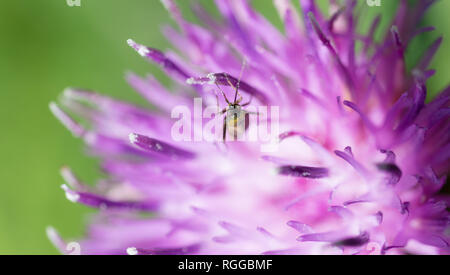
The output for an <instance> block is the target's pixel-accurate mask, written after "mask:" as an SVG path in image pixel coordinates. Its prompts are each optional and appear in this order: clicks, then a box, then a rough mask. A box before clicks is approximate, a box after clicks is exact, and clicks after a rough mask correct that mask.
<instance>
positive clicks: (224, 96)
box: [216, 83, 230, 105]
mask: <svg viewBox="0 0 450 275" xmlns="http://www.w3.org/2000/svg"><path fill="white" fill-rule="evenodd" d="M216 86H217V88H219V90H220V92H221V93H222V95H223V98H225V101H226V102H227V104H228V105H230V101H229V100H228V98H227V96H226V95H225V93H224V91H223V90H222V88H220V86H219V84H217V83H216ZM218 100H219V99H218V98H217V101H218Z"/></svg>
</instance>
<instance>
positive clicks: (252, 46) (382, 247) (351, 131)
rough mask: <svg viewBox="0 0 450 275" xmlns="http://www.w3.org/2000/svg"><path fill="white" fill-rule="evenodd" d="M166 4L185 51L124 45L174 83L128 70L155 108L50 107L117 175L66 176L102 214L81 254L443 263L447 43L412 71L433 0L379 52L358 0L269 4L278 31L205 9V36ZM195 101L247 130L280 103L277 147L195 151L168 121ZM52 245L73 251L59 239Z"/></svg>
mask: <svg viewBox="0 0 450 275" xmlns="http://www.w3.org/2000/svg"><path fill="white" fill-rule="evenodd" d="M162 2H163V4H164V5H165V6H166V8H167V9H168V10H169V11H170V13H171V15H172V17H173V18H174V20H175V21H176V22H177V23H178V26H179V30H175V29H173V28H171V27H166V28H165V29H164V33H165V35H166V37H167V38H168V39H169V40H170V41H171V42H172V44H173V45H174V47H175V48H176V49H177V50H178V52H181V55H180V54H178V53H176V52H172V51H169V52H166V53H163V52H161V51H159V50H156V49H152V48H149V47H146V46H143V45H140V44H138V43H136V42H134V41H133V40H129V41H128V44H129V45H130V46H131V47H132V48H134V49H135V50H136V51H137V52H138V53H139V54H140V55H141V56H143V57H144V58H145V59H147V60H148V61H150V62H153V63H156V64H158V65H159V66H161V68H162V69H163V70H164V71H165V72H166V73H167V74H168V75H169V76H170V77H172V79H173V80H174V82H173V84H172V87H171V88H166V87H165V86H163V85H161V84H160V83H159V82H158V81H157V80H156V79H154V78H153V77H147V78H142V77H140V76H137V75H135V74H129V75H127V80H128V82H129V83H130V85H131V86H132V87H133V88H134V89H135V90H136V91H138V92H139V93H140V94H141V95H142V96H143V97H144V98H145V99H147V100H148V101H149V102H150V103H152V104H153V105H154V106H155V107H156V108H155V109H152V110H149V109H146V108H143V107H138V106H135V105H132V104H129V103H126V102H122V101H118V100H115V99H112V98H110V97H107V96H105V95H101V94H98V93H95V92H91V91H86V90H81V89H68V90H66V91H65V92H64V94H63V96H62V100H61V102H60V104H59V105H57V104H55V103H51V105H50V108H51V110H52V112H53V113H54V114H55V116H56V117H57V118H58V119H59V120H60V121H61V122H62V123H63V124H64V125H65V126H66V127H67V128H68V129H69V130H70V131H71V132H72V133H73V134H74V135H75V136H76V137H79V138H81V139H83V140H84V141H85V142H86V145H87V147H88V148H89V152H91V153H92V154H94V155H96V156H98V157H99V158H100V159H101V167H102V170H103V171H104V172H105V173H106V175H107V176H106V178H105V179H104V180H102V181H101V182H99V183H98V184H97V186H96V187H90V186H88V185H85V184H83V183H82V182H81V181H80V180H79V179H78V178H77V177H76V176H75V175H74V174H73V173H72V172H71V170H70V169H69V168H67V167H66V168H63V170H62V175H63V177H64V179H65V180H66V182H67V184H66V185H63V189H64V191H65V193H66V196H67V198H68V199H69V200H70V201H73V202H77V203H81V204H84V205H87V206H89V207H95V208H98V209H99V213H98V215H96V216H95V218H93V220H92V221H91V224H90V226H89V229H88V231H87V233H86V237H85V238H84V239H83V240H80V241H78V244H79V247H80V252H81V253H83V254H126V253H128V254H373V253H377V254H380V253H381V254H385V253H386V254H402V253H419V254H425V253H427V254H428V253H429V254H449V252H450V249H449V242H450V227H449V223H450V216H449V213H448V211H447V207H448V203H449V202H450V199H449V197H448V196H446V195H440V194H439V193H438V192H439V191H440V190H441V189H442V187H443V185H444V184H445V182H446V174H447V173H448V172H449V157H450V142H449V141H450V136H449V133H450V119H449V115H450V112H449V105H450V88H447V89H446V90H445V91H443V92H442V93H441V94H440V95H439V96H437V97H436V98H435V99H434V100H433V101H431V102H430V103H425V98H426V93H427V88H426V85H425V83H426V81H427V79H428V78H430V77H431V76H432V75H433V74H434V71H433V70H429V69H428V66H429V64H430V61H431V59H432V57H433V55H434V53H435V52H436V51H437V49H438V47H439V45H440V43H441V38H439V39H438V40H436V42H435V43H434V44H433V45H432V46H431V47H430V48H429V50H428V51H427V52H426V53H425V54H424V55H423V57H422V59H421V61H420V62H419V63H418V64H417V65H416V66H415V67H414V69H413V70H412V72H408V71H407V70H406V66H405V60H404V59H405V58H404V52H405V50H406V47H407V45H408V43H409V41H411V39H412V38H413V37H415V36H417V35H419V34H421V33H423V32H426V31H431V30H432V28H429V27H426V28H422V29H418V28H416V27H415V26H417V24H418V22H419V20H420V19H421V17H422V15H423V13H424V11H425V10H426V9H427V8H428V7H429V6H430V5H431V4H432V2H433V1H427V0H424V1H418V3H417V4H416V5H415V6H412V7H411V6H409V5H408V4H407V1H400V2H399V7H398V11H397V15H396V17H395V19H394V20H393V22H392V25H391V26H392V27H391V28H390V29H389V31H388V32H387V33H386V34H385V36H384V39H383V40H382V41H381V42H379V43H377V42H375V41H374V37H373V36H374V32H375V31H376V30H377V28H378V24H379V22H380V20H379V19H380V18H377V19H375V20H374V22H373V24H372V27H371V28H370V31H369V32H368V33H366V34H360V33H357V31H356V26H357V25H358V18H357V16H356V15H355V12H354V9H355V6H356V1H351V0H349V1H347V5H345V6H344V7H339V6H337V5H336V3H335V1H330V2H331V9H332V11H333V12H332V13H331V15H330V16H327V15H324V14H322V13H321V12H320V11H319V9H318V7H317V6H316V5H315V4H314V1H311V0H301V1H300V3H301V8H302V11H303V14H301V15H299V14H297V11H296V9H295V8H294V7H293V6H292V5H291V3H290V1H288V0H277V1H274V3H275V6H276V8H277V10H278V12H279V14H280V16H281V18H282V20H283V21H284V33H282V32H280V31H279V30H277V29H276V28H275V27H274V26H272V25H271V24H270V23H269V22H268V21H267V20H266V19H265V18H264V17H263V16H261V15H260V14H258V13H257V12H256V11H255V10H253V9H252V8H251V7H250V5H249V4H248V2H247V1H225V0H220V1H219V0H218V1H216V4H217V8H218V9H219V11H220V12H221V14H222V15H223V18H222V19H220V20H217V19H215V18H212V17H211V16H210V15H209V14H208V13H206V12H205V11H204V10H203V9H202V8H201V7H200V6H195V7H194V11H195V13H196V14H197V16H198V18H200V19H201V21H202V22H203V23H204V24H203V26H199V25H194V24H192V23H189V22H187V21H186V20H185V19H184V18H183V17H182V15H181V13H180V11H179V10H178V8H177V6H176V5H175V4H174V2H173V1H170V0H163V1H162ZM300 18H303V19H304V20H303V23H302V21H301V20H300ZM356 43H360V44H361V45H362V47H360V48H361V49H360V50H358V51H356V50H355V44H356ZM244 62H246V64H247V65H246V67H245V68H244V69H242V68H243V66H242V64H243V63H244ZM239 76H241V77H239ZM236 89H237V90H238V93H236ZM169 90H170V91H169ZM222 91H223V94H222ZM194 97H195V98H201V99H202V102H203V104H204V105H205V106H206V105H212V106H215V107H217V108H218V110H219V111H220V110H221V109H223V108H225V107H227V106H228V107H227V108H226V109H225V111H224V112H223V114H220V115H218V116H220V118H221V119H222V118H224V120H225V127H224V128H226V127H228V129H227V130H228V131H233V130H235V128H234V127H236V125H233V124H232V123H235V122H242V120H240V119H235V120H230V117H229V114H230V113H229V112H228V111H229V110H235V111H236V109H233V108H238V107H242V108H240V109H239V110H241V111H242V110H245V111H243V112H244V113H239V112H238V111H236V112H238V113H239V114H251V113H250V111H247V110H248V109H250V108H251V107H253V108H257V107H261V106H269V107H270V106H278V107H279V131H280V134H279V136H277V142H276V145H277V150H273V151H271V152H262V151H261V150H260V149H261V147H260V145H261V144H262V143H263V142H258V141H256V142H249V141H230V134H228V135H227V134H225V135H224V136H225V139H226V141H225V142H223V141H222V140H221V139H219V140H215V141H212V142H210V141H205V140H203V139H199V140H197V138H198V136H196V134H195V133H196V132H195V130H194V136H189V137H190V138H191V139H194V140H193V141H192V140H181V141H179V140H174V138H173V132H172V128H173V124H174V123H175V120H174V119H172V118H171V113H172V115H173V110H174V108H176V107H177V106H185V109H187V111H188V112H190V113H191V114H192V113H195V112H196V111H195V103H194V100H193V98H194ZM225 97H226V98H227V99H229V100H230V104H229V105H227V103H226V102H225ZM240 97H242V101H240V102H241V103H240V104H242V106H240V105H239V106H237V105H233V104H234V103H236V102H237V100H238V99H239V98H240ZM233 98H234V101H233ZM245 102H247V105H246V106H245V107H244V104H243V103H245ZM217 103H218V106H217ZM60 106H62V107H60ZM219 106H220V108H219ZM247 108H248V109H247ZM63 109H64V110H65V111H64V110H63ZM258 110H259V109H258ZM227 116H228V117H227ZM73 117H75V118H76V120H75V118H73ZM256 117H257V119H258V121H259V122H258V123H260V120H259V119H260V118H261V116H260V115H259V114H257V115H256ZM202 123H203V121H202V119H200V124H199V122H195V121H194V123H193V125H192V128H196V127H199V125H200V127H201V126H202V125H203V124H202ZM86 125H87V126H86ZM257 125H259V124H257ZM248 126H249V125H248V124H246V127H248ZM251 126H255V124H254V123H253V124H252V123H251V124H250V128H251ZM250 128H249V129H248V130H247V128H245V129H244V132H245V131H250ZM183 130H187V129H185V128H183ZM191 130H192V129H191ZM197 133H198V132H197ZM236 133H237V132H232V134H236ZM232 134H231V135H232ZM240 134H242V132H240ZM143 213H144V214H145V213H147V214H148V215H142V214H143ZM49 237H50V239H51V240H52V241H53V243H54V244H55V245H56V246H57V247H58V248H59V249H60V250H61V252H63V253H67V251H66V243H65V241H64V240H62V238H61V237H59V236H58V234H57V233H56V231H54V230H53V229H51V228H50V229H49Z"/></svg>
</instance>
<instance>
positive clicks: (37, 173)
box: [0, 0, 450, 254]
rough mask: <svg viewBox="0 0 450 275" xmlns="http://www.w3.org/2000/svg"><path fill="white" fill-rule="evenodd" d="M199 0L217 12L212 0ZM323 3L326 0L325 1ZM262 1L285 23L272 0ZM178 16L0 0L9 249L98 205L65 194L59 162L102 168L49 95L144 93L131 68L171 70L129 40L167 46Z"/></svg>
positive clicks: (438, 9)
mask: <svg viewBox="0 0 450 275" xmlns="http://www.w3.org/2000/svg"><path fill="white" fill-rule="evenodd" d="M234 1H238V0H234ZM296 1H297V0H294V2H296ZM359 1H361V2H365V0H359ZM179 2H180V4H181V6H182V8H183V10H184V11H186V14H187V18H188V19H191V20H194V19H193V16H192V14H190V13H189V11H188V8H187V7H188V4H189V2H192V1H185V0H183V1H179ZM200 2H202V3H204V4H205V5H206V6H208V7H209V9H211V10H212V11H213V8H212V1H210V0H202V1H200ZM319 2H320V4H321V6H322V7H323V8H326V4H325V2H326V1H319ZM396 2H397V1H396V0H384V1H383V0H382V6H381V7H373V8H366V11H365V16H364V18H365V19H367V20H368V19H370V18H373V16H374V14H376V13H382V14H383V22H384V23H386V22H388V19H389V16H390V15H391V14H392V12H393V10H394V8H395V4H396ZM253 3H254V5H255V6H256V7H257V9H258V10H260V11H261V12H262V13H263V14H264V15H266V16H267V17H268V18H269V19H270V20H271V21H273V22H274V23H275V24H276V25H277V26H279V27H280V26H281V22H280V20H279V19H278V17H277V14H276V12H275V10H274V9H273V5H272V0H255V1H253ZM362 4H363V3H362ZM449 11H450V1H448V0H445V1H440V2H439V3H438V4H436V5H435V6H434V7H433V8H432V9H431V11H430V12H429V13H428V14H427V16H426V18H425V20H424V22H423V24H424V25H434V26H436V27H437V31H435V32H434V33H432V34H426V35H422V36H421V37H419V38H418V39H416V40H415V41H414V43H413V45H412V47H411V49H410V50H409V51H408V62H409V63H410V64H413V63H414V62H415V61H416V60H417V58H418V56H419V54H420V53H421V52H422V51H423V49H424V47H426V46H427V45H429V44H430V43H431V42H432V41H433V40H434V39H435V38H436V37H437V36H438V35H444V37H445V36H448V35H450V16H448V12H449ZM170 22H171V21H170V18H169V15H168V14H167V13H166V11H165V10H164V8H163V7H162V5H161V4H160V2H159V1H157V0H127V1H119V0H113V1H112V0H81V6H80V7H69V6H68V5H67V4H66V1H65V0H42V1H30V0H0V39H1V43H0V125H1V132H2V133H1V135H0V171H1V172H0V180H1V182H0V254H54V253H57V251H56V250H55V249H54V248H53V246H52V245H51V244H50V242H49V241H48V240H47V237H46V235H45V228H46V226H48V225H53V226H54V227H56V228H57V229H58V230H59V231H60V233H61V234H62V235H63V236H64V237H75V238H76V237H80V236H82V233H83V228H84V225H85V223H86V220H87V217H88V215H89V213H94V212H95V211H94V210H92V209H88V208H86V207H83V206H80V205H76V204H72V203H70V202H69V201H67V200H66V198H65V196H64V194H63V192H62V190H61V189H60V187H59V186H60V185H61V184H62V179H61V177H60V176H59V169H60V167H61V166H62V165H69V166H71V167H72V168H73V170H74V171H75V172H76V173H77V174H79V175H80V176H81V177H82V179H83V180H85V181H87V182H91V183H92V182H95V180H96V179H97V178H98V177H99V176H100V175H99V174H98V171H97V162H96V160H95V159H92V158H89V157H86V156H85V154H84V150H83V146H82V143H81V142H80V141H79V140H76V139H74V138H73V137H72V136H71V135H70V133H69V132H67V131H66V130H65V129H64V128H63V127H62V126H61V125H60V124H59V122H58V121H57V120H56V119H54V118H53V117H52V115H51V114H50V112H49V110H48V103H49V102H50V101H52V100H56V99H57V98H58V95H59V93H60V92H61V91H62V90H63V89H64V88H65V87H68V86H75V87H85V88H91V89H94V90H97V91H100V92H103V93H107V94H110V95H112V96H115V97H118V98H121V99H126V100H131V101H133V102H142V100H141V98H139V97H138V96H137V95H136V94H135V93H134V92H133V91H132V89H131V88H130V87H128V86H127V84H126V83H125V81H124V79H123V76H124V72H125V71H126V70H132V71H135V72H137V73H139V74H144V73H154V74H156V75H157V77H159V78H161V77H162V74H161V72H160V71H159V69H158V68H156V67H155V66H153V65H150V64H148V63H147V62H145V61H144V60H142V59H141V58H140V57H139V56H138V55H137V54H136V53H135V52H134V51H133V50H131V49H130V48H129V47H128V46H127V43H126V40H127V39H128V38H133V39H135V40H137V41H139V42H141V43H144V44H147V45H149V46H152V47H156V48H160V49H166V48H167V47H168V46H169V45H168V43H167V41H166V40H165V39H164V38H163V36H162V35H161V34H160V32H159V29H160V27H161V26H163V25H165V24H169V23H170ZM367 26H368V25H367V23H366V24H363V25H362V28H363V29H364V28H367ZM384 26H386V24H384ZM449 48H450V43H449V41H447V40H446V39H444V43H443V45H442V47H441V49H440V52H439V53H438V56H437V58H435V60H434V62H433V65H432V67H433V68H436V69H437V70H438V73H437V74H436V76H435V77H434V78H433V79H432V80H431V81H430V82H429V90H430V93H431V94H436V93H437V92H438V91H439V90H440V89H442V88H443V87H444V86H446V85H448V76H447V74H448V73H449V70H450V65H449V64H448V57H449V56H448V53H449ZM166 83H167V80H166Z"/></svg>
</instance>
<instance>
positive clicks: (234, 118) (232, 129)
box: [216, 61, 257, 142]
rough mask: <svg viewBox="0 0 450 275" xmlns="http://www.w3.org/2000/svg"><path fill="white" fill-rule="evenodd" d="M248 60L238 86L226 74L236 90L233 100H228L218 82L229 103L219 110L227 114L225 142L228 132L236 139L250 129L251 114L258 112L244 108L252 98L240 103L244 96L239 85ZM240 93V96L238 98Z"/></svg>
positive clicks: (226, 76)
mask: <svg viewBox="0 0 450 275" xmlns="http://www.w3.org/2000/svg"><path fill="white" fill-rule="evenodd" d="M245 64H246V62H245V61H244V63H243V65H242V68H241V73H240V75H239V79H238V82H237V84H236V87H235V86H234V85H233V84H232V83H231V81H230V80H229V79H228V75H227V74H225V78H226V79H227V82H228V84H229V85H230V86H231V87H232V88H233V89H234V90H235V94H234V100H233V101H232V102H231V101H229V100H228V98H227V96H226V95H225V93H224V91H223V90H222V89H221V88H220V86H219V84H218V83H216V85H217V87H218V88H219V90H220V91H221V93H222V95H223V97H224V99H225V101H226V103H227V104H228V106H227V107H225V108H224V109H223V110H222V111H221V112H219V113H220V114H221V115H223V114H225V117H224V119H223V137H222V138H223V142H225V140H226V136H227V133H228V135H230V136H231V137H232V138H234V140H236V139H237V138H238V137H241V136H242V135H243V134H244V133H245V131H246V130H247V129H248V127H249V124H250V118H249V115H250V114H257V113H253V112H248V111H246V110H244V109H243V108H242V107H245V106H248V105H250V103H251V101H252V99H250V100H249V101H248V102H246V103H244V104H240V103H241V101H242V96H241V95H240V93H239V85H240V83H241V78H242V74H243V72H244V68H245ZM238 95H239V98H238ZM217 105H219V99H218V98H217Z"/></svg>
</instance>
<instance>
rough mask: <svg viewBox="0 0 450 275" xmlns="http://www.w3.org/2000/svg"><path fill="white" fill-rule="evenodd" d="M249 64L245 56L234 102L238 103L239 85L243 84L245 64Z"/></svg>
mask: <svg viewBox="0 0 450 275" xmlns="http://www.w3.org/2000/svg"><path fill="white" fill-rule="evenodd" d="M246 65H247V61H246V59H245V58H244V62H242V67H241V72H240V73H239V78H238V82H237V84H236V93H235V94H234V103H236V100H237V95H238V93H239V86H240V85H241V79H242V75H243V74H244V70H245V66H246Z"/></svg>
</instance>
